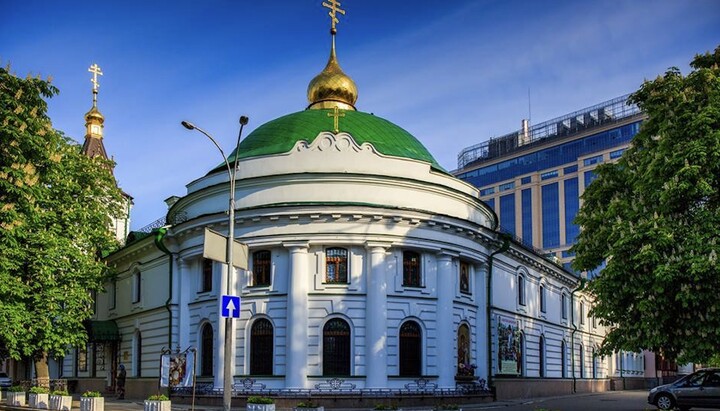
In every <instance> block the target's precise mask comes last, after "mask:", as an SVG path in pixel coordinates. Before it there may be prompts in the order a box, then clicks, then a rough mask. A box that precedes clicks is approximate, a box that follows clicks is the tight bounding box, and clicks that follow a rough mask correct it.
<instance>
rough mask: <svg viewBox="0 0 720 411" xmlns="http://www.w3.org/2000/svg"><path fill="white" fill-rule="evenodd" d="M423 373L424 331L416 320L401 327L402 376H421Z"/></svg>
mask: <svg viewBox="0 0 720 411" xmlns="http://www.w3.org/2000/svg"><path fill="white" fill-rule="evenodd" d="M421 374H422V331H421V329H420V325H418V323H416V322H415V321H407V322H406V323H405V324H403V325H402V327H400V376H401V377H419V376H420V375H421Z"/></svg>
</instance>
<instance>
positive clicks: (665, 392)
mask: <svg viewBox="0 0 720 411" xmlns="http://www.w3.org/2000/svg"><path fill="white" fill-rule="evenodd" d="M648 403H650V404H652V405H655V406H656V407H658V408H659V409H661V410H672V409H674V408H676V407H677V408H679V409H680V410H689V409H690V408H692V407H700V408H718V409H720V368H705V369H702V370H699V371H696V372H694V373H692V374H690V375H687V376H685V377H683V378H681V379H679V380H677V381H675V382H674V383H672V384H665V385H661V386H659V387H655V388H653V389H652V390H650V395H648Z"/></svg>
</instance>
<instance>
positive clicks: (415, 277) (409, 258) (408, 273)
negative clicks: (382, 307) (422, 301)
mask: <svg viewBox="0 0 720 411" xmlns="http://www.w3.org/2000/svg"><path fill="white" fill-rule="evenodd" d="M403 285H404V286H406V287H421V286H422V281H421V278H420V254H418V253H416V252H414V251H403Z"/></svg>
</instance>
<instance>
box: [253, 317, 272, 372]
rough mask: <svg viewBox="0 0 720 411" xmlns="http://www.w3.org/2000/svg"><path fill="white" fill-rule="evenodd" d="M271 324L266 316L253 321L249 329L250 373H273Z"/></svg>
mask: <svg viewBox="0 0 720 411" xmlns="http://www.w3.org/2000/svg"><path fill="white" fill-rule="evenodd" d="M273 344H274V343H273V326H272V324H271V323H270V321H269V320H268V319H266V318H260V319H259V320H257V321H255V323H254V324H253V326H252V329H251V331H250V374H252V375H273Z"/></svg>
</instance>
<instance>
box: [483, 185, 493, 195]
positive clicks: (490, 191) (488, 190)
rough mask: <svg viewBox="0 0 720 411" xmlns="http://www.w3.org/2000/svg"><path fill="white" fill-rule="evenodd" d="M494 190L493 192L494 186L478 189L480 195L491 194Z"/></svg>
mask: <svg viewBox="0 0 720 411" xmlns="http://www.w3.org/2000/svg"><path fill="white" fill-rule="evenodd" d="M494 192H495V187H490V188H485V189H482V190H480V195H481V196H487V195H490V194H493V193H494Z"/></svg>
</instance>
